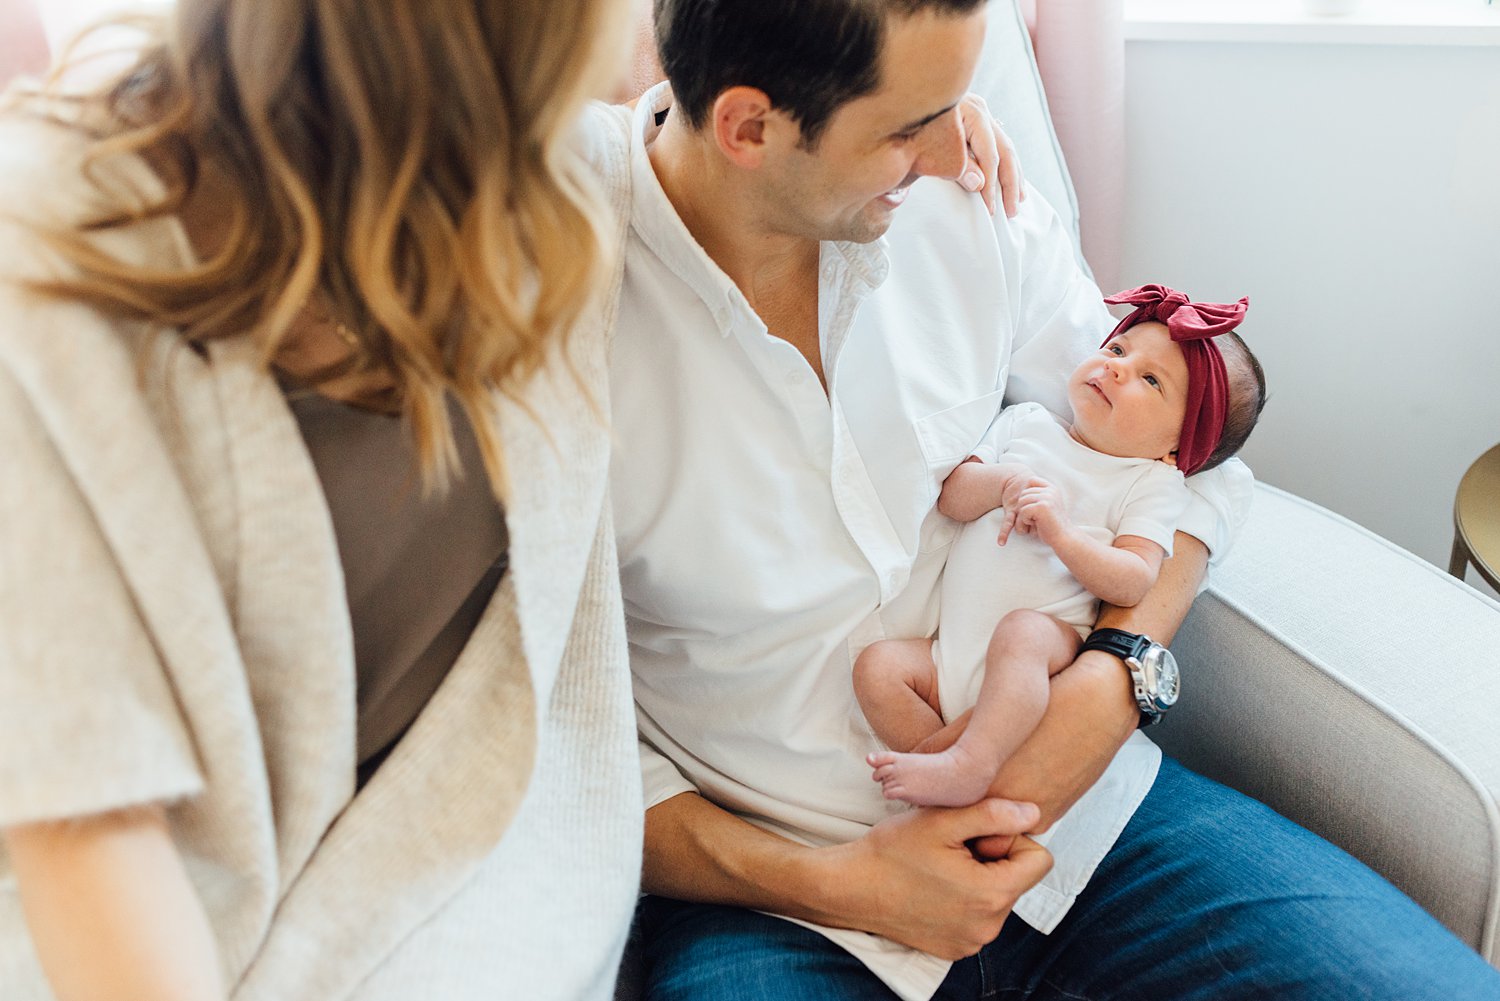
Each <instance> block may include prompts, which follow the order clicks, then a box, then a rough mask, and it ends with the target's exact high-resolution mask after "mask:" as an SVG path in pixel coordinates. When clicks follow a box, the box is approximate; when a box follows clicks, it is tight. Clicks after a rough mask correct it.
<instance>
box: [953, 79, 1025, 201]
mask: <svg viewBox="0 0 1500 1001" xmlns="http://www.w3.org/2000/svg"><path fill="white" fill-rule="evenodd" d="M958 113H959V120H960V121H961V122H962V123H963V130H964V138H965V139H966V140H967V141H968V145H969V160H970V163H969V165H968V166H967V167H966V168H965V169H964V172H963V173H962V174H961V175H959V178H958V183H959V184H960V185H962V186H963V187H964V189H965V190H968V191H977V192H979V194H980V197H982V198H983V199H984V204H985V207H986V208H988V209H989V210H990V215H994V214H995V192H996V190H997V189H998V190H999V192H1000V201H1001V203H1002V204H1003V205H1004V206H1005V215H1006V217H1007V218H1009V217H1012V216H1014V215H1015V214H1016V210H1017V209H1018V208H1019V206H1020V204H1021V202H1022V201H1024V200H1025V198H1026V190H1025V181H1024V179H1023V178H1022V177H1021V161H1020V158H1019V157H1017V156H1016V147H1015V145H1014V144H1013V143H1011V141H1010V137H1009V136H1007V135H1006V134H1005V129H1004V128H1003V127H1002V126H1001V124H1000V122H999V121H998V120H997V119H996V118H995V116H993V115H991V114H990V108H989V105H988V104H986V103H985V101H984V98H982V97H980V96H979V95H978V94H969V95H966V96H965V97H964V99H963V100H962V101H960V102H958Z"/></svg>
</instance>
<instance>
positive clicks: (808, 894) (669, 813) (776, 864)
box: [641, 793, 848, 924]
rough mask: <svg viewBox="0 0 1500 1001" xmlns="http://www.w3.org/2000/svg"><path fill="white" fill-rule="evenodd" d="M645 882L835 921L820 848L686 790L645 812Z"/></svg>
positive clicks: (655, 888) (838, 906)
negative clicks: (816, 850) (774, 831)
mask: <svg viewBox="0 0 1500 1001" xmlns="http://www.w3.org/2000/svg"><path fill="white" fill-rule="evenodd" d="M641 884H642V888H643V889H644V890H645V891H646V892H647V893H656V894H660V895H662V896H666V897H674V898H676V899H678V900H693V901H698V902H701V903H715V904H732V905H735V906H738V907H748V908H754V909H756V910H765V911H772V912H774V913H777V914H784V915H787V916H788V917H796V918H802V919H804V920H807V921H816V922H819V923H820V924H838V923H839V922H838V920H837V913H838V912H840V911H843V910H847V909H848V907H847V905H846V904H844V903H841V902H840V901H839V900H837V899H834V897H835V895H834V894H833V893H832V892H831V891H833V890H836V889H837V881H833V882H832V883H830V881H829V880H827V879H826V878H825V877H824V875H823V870H822V869H821V868H820V865H819V861H818V858H817V856H816V855H815V853H814V852H813V851H812V850H811V849H809V848H807V847H806V846H804V845H799V844H797V843H796V842H793V841H788V840H787V839H786V838H782V837H779V836H777V835H775V834H772V833H770V832H769V831H765V830H762V829H761V828H759V827H756V826H755V825H754V824H751V823H748V822H746V821H744V820H741V819H740V818H739V817H736V816H734V815H733V814H731V813H729V812H727V811H725V810H722V809H720V808H719V807H717V806H715V805H714V804H712V803H710V802H709V801H708V800H706V799H704V798H703V797H702V796H698V795H695V794H693V793H684V794H682V795H680V796H674V797H672V798H671V799H669V800H667V801H665V802H663V803H659V804H657V805H656V806H654V807H652V808H651V809H649V810H647V811H646V857H645V863H644V867H643V870H642V875H641Z"/></svg>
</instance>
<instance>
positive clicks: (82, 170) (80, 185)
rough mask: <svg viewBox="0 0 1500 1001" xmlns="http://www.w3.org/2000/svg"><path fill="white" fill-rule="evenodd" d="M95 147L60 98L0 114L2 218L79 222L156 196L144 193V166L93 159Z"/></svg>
mask: <svg viewBox="0 0 1500 1001" xmlns="http://www.w3.org/2000/svg"><path fill="white" fill-rule="evenodd" d="M97 144H98V139H97V137H96V136H95V135H94V134H93V133H92V132H90V131H89V130H88V129H86V128H84V127H83V125H82V124H80V122H79V121H78V115H77V113H76V111H75V109H72V108H70V107H68V106H67V105H66V104H63V103H62V102H60V101H57V100H50V101H44V100H42V99H32V100H28V101H25V102H24V103H19V104H15V105H12V106H11V107H9V108H7V109H6V110H5V111H4V112H3V113H0V216H3V217H4V218H6V219H7V220H9V221H21V222H25V223H43V224H48V225H68V224H70V223H74V224H76V223H77V222H81V221H83V220H85V219H87V218H89V217H90V216H91V215H97V214H98V213H100V212H103V211H110V210H114V211H118V210H119V209H122V208H128V207H130V206H132V204H141V203H143V202H144V200H145V199H147V198H149V197H150V195H151V194H154V193H155V192H152V191H149V190H146V189H147V188H148V187H149V183H148V182H149V177H148V176H143V171H144V164H142V163H141V162H140V161H139V160H137V159H135V158H133V157H124V156H121V155H118V154H117V155H113V156H102V157H93V156H91V154H92V153H93V151H94V150H95V148H96V147H97ZM145 173H146V174H149V172H145Z"/></svg>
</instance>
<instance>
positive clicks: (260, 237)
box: [43, 0, 628, 499]
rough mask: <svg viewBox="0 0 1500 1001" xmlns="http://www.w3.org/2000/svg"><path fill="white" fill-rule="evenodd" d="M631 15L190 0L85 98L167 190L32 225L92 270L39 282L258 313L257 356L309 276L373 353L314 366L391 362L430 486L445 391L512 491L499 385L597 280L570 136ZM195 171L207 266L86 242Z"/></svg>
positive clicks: (517, 375) (549, 4) (169, 310)
mask: <svg viewBox="0 0 1500 1001" xmlns="http://www.w3.org/2000/svg"><path fill="white" fill-rule="evenodd" d="M627 12H628V7H627V4H626V3H625V0H491V2H485V0H177V4H176V7H175V9H174V10H173V11H172V12H171V13H170V14H168V15H166V16H165V18H164V19H162V20H160V21H158V22H156V23H155V29H156V32H157V34H156V35H155V36H154V39H153V41H152V42H151V44H150V45H148V46H147V47H146V48H144V49H142V51H141V54H140V56H139V58H138V59H137V60H136V62H135V64H134V66H133V68H132V69H130V70H129V71H128V72H127V73H125V74H124V75H123V76H122V77H120V78H119V79H118V80H117V81H116V82H115V83H113V84H111V85H109V86H107V87H104V88H102V89H100V90H98V91H97V92H95V93H92V94H89V95H85V96H83V97H81V98H76V99H74V100H75V101H82V102H83V104H84V105H85V107H84V111H85V112H94V114H85V115H84V116H83V117H84V119H85V120H87V121H102V122H103V123H104V125H103V127H102V128H100V129H99V130H98V131H97V133H96V138H95V141H94V143H93V146H92V149H91V152H90V156H89V159H90V162H98V161H99V160H101V159H103V158H105V157H112V156H115V155H118V154H121V153H131V154H136V155H139V156H141V157H143V158H144V159H145V160H146V161H147V162H148V163H150V164H152V165H153V166H154V167H155V168H156V170H157V172H158V173H159V174H161V175H162V176H163V180H164V182H165V189H166V194H165V197H164V198H162V199H161V201H160V202H159V203H158V204H155V205H152V206H149V207H148V208H147V209H146V210H144V211H140V212H130V213H128V214H120V215H117V216H114V217H110V218H105V219H98V220H94V221H91V222H90V223H88V224H87V225H86V226H83V227H81V228H80V229H78V230H76V231H68V232H52V233H48V234H43V235H44V237H45V238H46V239H47V241H48V242H49V243H50V244H51V245H52V246H53V247H54V248H55V249H56V250H58V251H59V252H61V253H62V254H63V256H64V259H65V260H66V261H68V262H69V263H71V264H72V265H73V266H75V267H76V268H77V269H78V273H79V274H80V276H81V277H79V278H76V279H68V280H59V281H55V282H51V283H49V284H48V285H47V286H46V287H45V288H44V291H46V292H48V293H50V294H53V295H60V296H66V297H68V298H71V299H75V300H79V301H82V302H86V303H88V304H89V305H91V306H93V307H94V308H96V309H98V310H100V311H101V312H103V313H104V314H106V315H109V316H111V317H117V318H121V319H125V320H131V321H144V322H146V323H148V324H151V325H154V326H162V327H167V328H171V329H174V330H176V331H178V332H180V335H181V337H182V338H184V339H185V340H186V341H187V342H188V343H190V344H195V345H196V344H200V343H202V342H204V341H207V340H209V339H212V338H216V337H224V336H229V335H232V334H235V333H238V332H242V331H246V330H254V331H257V337H258V338H259V346H260V348H261V351H262V353H263V357H264V359H265V360H266V362H267V363H268V364H269V362H270V361H271V359H273V358H274V357H275V356H276V355H277V352H278V350H279V349H280V348H281V347H282V346H283V343H284V341H285V339H286V337H287V336H288V333H289V330H290V328H291V326H292V324H293V322H294V320H295V319H296V318H297V316H298V314H299V312H300V311H301V310H302V309H303V308H304V306H305V305H306V304H307V303H308V302H309V301H310V300H311V299H312V297H313V296H314V295H315V294H319V293H320V294H321V295H322V296H323V297H325V301H326V305H327V306H328V307H329V308H330V310H331V312H332V314H333V316H334V317H336V318H338V319H339V320H340V321H342V322H343V324H344V325H345V326H346V327H347V328H348V329H349V330H350V331H352V332H354V333H355V334H356V336H357V337H358V339H359V342H360V345H361V350H360V351H359V353H358V354H359V357H358V358H357V359H356V360H355V361H354V362H351V363H350V364H349V365H345V366H341V367H340V368H339V369H338V370H337V371H335V372H325V373H322V374H321V375H320V376H319V377H318V379H319V380H321V379H327V378H332V377H334V376H336V375H344V374H348V372H349V371H350V370H384V371H385V372H387V373H388V374H389V376H390V377H391V378H392V379H393V380H394V382H395V384H396V388H397V390H398V391H399V394H400V398H401V400H402V406H403V409H404V411H405V413H406V415H407V416H408V417H409V419H410V421H411V425H412V430H413V433H414V436H415V438H416V442H417V446H418V450H419V454H420V456H421V459H422V469H423V473H424V479H425V481H426V482H427V484H428V485H429V486H435V487H438V488H441V487H443V486H445V485H446V484H447V483H448V482H449V478H450V476H451V474H452V472H453V463H454V462H455V461H456V459H455V454H456V453H455V449H454V440H453V432H452V427H451V425H450V422H449V419H448V408H447V404H446V399H445V397H446V395H447V394H448V393H451V394H452V395H453V396H454V397H455V398H456V399H457V400H458V401H459V403H460V404H461V405H462V406H463V408H464V410H465V412H466V413H467V414H468V416H469V418H470V420H471V422H472V423H473V425H474V429H475V432H476V435H477V437H478V439H479V444H480V447H481V451H482V453H483V455H484V460H485V466H486V471H487V473H488V474H489V479H490V482H491V483H492V485H493V486H494V489H495V491H496V493H497V495H499V496H500V497H501V498H502V499H503V498H504V496H505V494H506V493H507V484H508V477H507V470H506V466H505V461H504V456H503V454H502V450H501V447H500V443H499V440H498V437H497V435H496V434H495V433H494V431H493V430H492V427H493V406H494V398H493V395H492V394H493V393H494V392H496V391H499V392H502V393H508V394H510V395H512V396H513V397H514V396H515V394H516V391H517V390H518V388H519V387H520V385H521V384H522V383H523V382H524V381H525V380H526V379H527V378H529V377H530V376H532V375H533V374H535V373H536V371H537V370H538V369H539V368H541V367H542V366H543V365H544V364H545V363H546V362H547V361H548V356H549V354H551V353H552V351H553V349H554V346H555V345H556V344H558V343H559V342H560V339H561V338H562V337H563V336H564V335H565V333H566V331H567V330H568V329H569V327H570V326H571V325H572V323H573V322H574V321H575V320H576V319H577V318H578V316H579V314H580V312H581V310H582V309H583V308H584V306H585V305H586V304H587V303H588V301H589V300H590V299H591V298H592V297H593V295H594V294H595V293H596V291H597V290H598V287H599V284H600V282H601V280H602V278H603V276H604V274H605V260H604V258H605V256H606V250H605V248H604V247H603V245H602V243H601V235H600V234H601V229H600V227H599V226H598V225H597V221H598V219H599V218H601V217H600V214H599V210H600V208H601V206H600V203H599V200H598V197H597V194H596V193H595V192H594V190H593V188H592V184H591V181H590V180H589V178H588V175H587V170H586V167H585V165H584V164H583V163H581V162H580V160H579V157H578V155H577V153H576V152H575V149H574V146H575V144H574V142H573V141H572V132H573V129H574V126H575V125H576V121H577V118H578V115H579V113H580V111H581V109H582V107H583V104H584V103H585V101H586V100H587V99H588V98H589V97H590V96H593V95H596V94H599V93H602V92H604V91H605V90H606V89H607V88H608V86H609V85H610V83H612V82H613V80H614V76H615V75H616V74H617V71H618V68H619V67H620V65H621V62H622V59H621V58H617V55H618V56H621V57H622V56H623V53H616V52H614V51H613V50H614V49H615V48H617V47H618V42H619V40H620V39H623V38H624V37H625V35H626V33H627V25H628V20H627ZM54 79H57V77H54ZM206 170H211V171H212V172H213V174H214V176H215V178H216V180H217V181H218V182H219V183H217V184H216V185H215V188H214V190H215V195H214V198H215V202H216V204H218V205H219V206H220V208H221V212H222V216H223V219H224V221H225V225H224V233H223V235H224V238H223V239H222V240H220V241H218V248H217V249H216V250H214V251H213V252H212V254H211V255H210V256H208V257H207V258H205V259H203V260H202V261H200V262H199V263H198V265H197V266H196V267H193V268H192V269H190V270H181V269H172V270H156V269H152V268H148V267H136V266H132V265H129V264H126V263H123V262H121V261H119V260H116V259H114V258H112V257H111V256H109V255H107V254H106V253H104V252H102V251H101V250H99V249H98V247H97V245H96V244H95V243H94V242H93V241H92V240H91V236H92V235H93V234H95V233H97V232H98V231H100V230H109V229H114V228H119V227H127V226H130V225H132V224H135V223H137V222H139V221H141V220H143V219H149V218H158V217H162V216H167V215H172V214H176V213H177V212H178V211H179V210H180V209H181V208H182V207H183V205H184V204H185V203H186V201H187V199H188V197H189V196H190V195H191V194H192V192H193V191H194V189H195V186H196V185H197V184H198V183H199V178H200V177H201V176H203V172H204V171H206ZM221 187H222V188H223V189H224V195H223V197H222V199H221V198H220V195H219V189H220V188H221Z"/></svg>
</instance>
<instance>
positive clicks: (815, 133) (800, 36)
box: [655, 0, 986, 147]
mask: <svg viewBox="0 0 1500 1001" xmlns="http://www.w3.org/2000/svg"><path fill="white" fill-rule="evenodd" d="M985 2H986V0H655V3H656V47H657V52H658V54H659V55H660V56H661V65H662V69H664V70H665V71H666V74H667V79H668V80H670V81H671V82H672V93H673V96H674V99H675V109H674V110H676V111H677V112H679V113H680V114H682V115H684V116H686V118H687V120H688V123H689V124H690V125H692V127H693V128H695V129H701V128H703V126H704V125H705V124H706V123H707V121H708V116H709V112H710V110H711V109H712V108H713V103H714V101H715V100H716V99H717V98H718V96H719V95H720V94H722V93H723V92H724V91H726V90H728V89H729V88H730V87H740V86H745V87H755V88H757V89H759V90H763V91H765V93H766V96H767V97H769V98H770V99H771V105H772V107H774V108H776V109H778V110H780V111H784V112H786V113H787V114H788V115H790V116H791V118H792V119H793V120H794V121H795V122H797V124H798V125H799V126H800V127H801V129H802V143H803V145H805V146H808V147H812V146H815V145H817V141H818V137H819V136H820V135H821V133H822V131H823V128H824V127H825V126H826V125H827V124H828V120H829V118H831V117H832V116H833V113H834V112H835V111H837V110H838V109H839V107H840V106H841V105H843V104H844V103H845V102H847V101H851V100H853V99H854V98H856V97H861V96H863V95H865V94H868V93H870V92H871V91H873V90H875V89H876V88H877V87H878V86H879V85H880V51H881V47H882V45H883V44H884V41H885V27H886V21H887V19H888V18H890V17H891V16H893V15H902V16H910V15H912V14H915V13H917V12H918V11H923V10H934V11H938V12H941V13H949V14H966V13H968V12H970V11H972V10H974V9H976V8H978V7H982V6H983V5H984V4H985ZM934 58H941V56H940V55H939V54H937V53H934Z"/></svg>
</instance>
